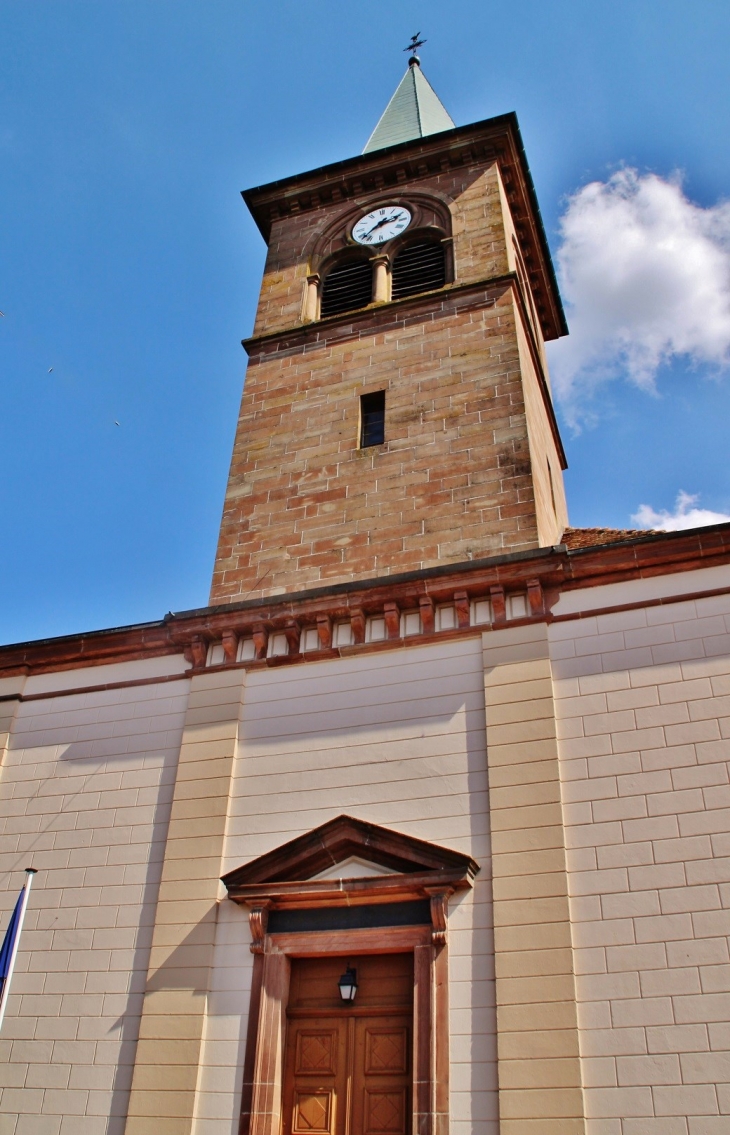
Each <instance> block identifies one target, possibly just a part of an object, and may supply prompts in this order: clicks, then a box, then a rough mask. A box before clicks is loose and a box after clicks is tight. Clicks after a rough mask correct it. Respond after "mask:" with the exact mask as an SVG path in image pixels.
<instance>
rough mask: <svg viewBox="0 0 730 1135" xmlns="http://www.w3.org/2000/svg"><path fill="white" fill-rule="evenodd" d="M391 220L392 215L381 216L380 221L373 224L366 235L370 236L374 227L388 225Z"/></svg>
mask: <svg viewBox="0 0 730 1135" xmlns="http://www.w3.org/2000/svg"><path fill="white" fill-rule="evenodd" d="M392 220H393V218H392V217H383V219H382V221H378V223H377V224H376V225H373V227H372V228H371V229H370V230H369V231H368V232H367V233H366V236H371V235H372V234H373V233H374V232H375V230H376V229H379V228H382V226H383V225H389V224H390V222H391V221H392Z"/></svg>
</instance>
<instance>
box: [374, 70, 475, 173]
mask: <svg viewBox="0 0 730 1135" xmlns="http://www.w3.org/2000/svg"><path fill="white" fill-rule="evenodd" d="M455 125H456V123H455V122H454V121H453V120H452V118H451V115H450V114H449V113H448V111H447V110H446V108H445V107H444V106H443V104H442V103H441V100H440V99H439V97H438V95H437V94H436V92H435V91H434V89H433V87H432V86H431V84H430V83H429V81H428V79H427V78H426V76H425V75H424V73H423V71H422V70H421V68H420V66H419V65H418V63H415V62H414V63H410V64H409V66H408V70H407V71H406V73H405V75H404V76H403V78H402V79H401V81H400V83H399V84H398V87H397V88H396V92H395V94H394V95H393V97H392V99H391V100H390V102H389V103H388V105H387V106H386V108H385V110H384V111H383V114H382V117H381V119H380V121H379V122H378V125H377V126H376V127H375V129H374V130H373V132H372V134H371V135H370V138H369V139H368V142H367V145H366V146H365V149H364V150H363V153H364V154H369V153H370V152H371V151H372V150H383V149H385V147H386V146H397V145H398V143H399V142H411V141H412V140H413V139H414V138H425V137H426V135H427V134H438V133H439V132H440V131H441V130H453V129H454V126H455Z"/></svg>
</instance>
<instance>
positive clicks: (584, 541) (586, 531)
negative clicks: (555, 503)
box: [560, 528, 657, 551]
mask: <svg viewBox="0 0 730 1135" xmlns="http://www.w3.org/2000/svg"><path fill="white" fill-rule="evenodd" d="M656 535H657V530H656V529H655V528H566V529H565V531H564V532H563V537H562V539H561V541H560V543H561V544H565V546H566V547H567V548H569V549H570V550H571V551H575V550H576V549H577V548H596V547H600V545H601V544H618V543H619V541H621V540H638V539H639V538H640V537H641V536H656Z"/></svg>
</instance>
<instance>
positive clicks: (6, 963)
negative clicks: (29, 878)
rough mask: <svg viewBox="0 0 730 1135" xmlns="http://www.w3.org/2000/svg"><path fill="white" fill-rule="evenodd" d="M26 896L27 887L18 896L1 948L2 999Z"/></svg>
mask: <svg viewBox="0 0 730 1135" xmlns="http://www.w3.org/2000/svg"><path fill="white" fill-rule="evenodd" d="M24 894H25V887H23V889H22V891H21V892H20V894H19V895H18V901H17V902H16V904H15V910H14V911H13V913H12V914H11V916H10V922H9V923H8V928H7V930H6V931H5V937H4V938H3V944H2V947H0V997H1V996H2V992H3V986H4V985H5V981H6V979H7V976H8V970H9V969H10V960H11V958H12V956H13V946H14V945H15V939H16V938H17V936H18V927H19V924H20V912H21V910H22V908H23V896H24Z"/></svg>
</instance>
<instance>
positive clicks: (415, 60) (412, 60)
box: [403, 32, 428, 67]
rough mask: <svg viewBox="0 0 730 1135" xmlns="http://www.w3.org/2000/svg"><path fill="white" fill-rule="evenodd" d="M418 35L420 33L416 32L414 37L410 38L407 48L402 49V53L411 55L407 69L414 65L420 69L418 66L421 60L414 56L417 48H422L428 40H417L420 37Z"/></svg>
mask: <svg viewBox="0 0 730 1135" xmlns="http://www.w3.org/2000/svg"><path fill="white" fill-rule="evenodd" d="M420 34H421V33H420V32H416V34H415V35H412V36H411V42H410V43H409V44H408V47H404V48H403V50H404V51H410V53H411V57H410V59H409V60H408V66H409V67H412V66H413V65H414V63H415V64H416V66H418V67H420V65H421V60H420V59H419V58H418V56H417V55H416V50H417V48H419V47H423V45H424V43H428V40H425V39H419V38H418V37H419V36H420Z"/></svg>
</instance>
